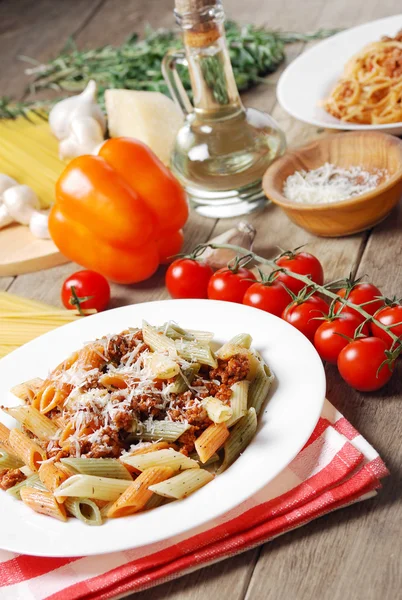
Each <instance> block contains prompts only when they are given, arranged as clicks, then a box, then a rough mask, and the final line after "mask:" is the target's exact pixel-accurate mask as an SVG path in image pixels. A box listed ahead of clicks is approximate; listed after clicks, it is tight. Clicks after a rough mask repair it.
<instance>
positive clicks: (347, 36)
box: [277, 14, 402, 135]
mask: <svg viewBox="0 0 402 600" xmlns="http://www.w3.org/2000/svg"><path fill="white" fill-rule="evenodd" d="M400 29H402V14H400V15H395V16H393V17H387V18H386V19H378V20H377V21H372V22H371V23H366V24H365V25H359V26H358V27H353V28H352V29H348V30H347V31H342V32H341V33H337V34H336V35H334V36H333V37H330V38H328V39H327V40H325V41H323V42H320V43H319V44H317V45H316V46H313V47H312V48H310V49H309V50H307V51H306V52H303V54H301V55H300V56H299V57H298V58H296V60H294V61H293V62H292V63H291V64H290V65H289V66H288V67H287V69H285V71H284V72H283V74H282V76H281V78H280V79H279V82H278V88H277V98H278V101H279V103H280V105H281V106H282V108H284V109H285V110H286V112H288V113H289V114H290V115H292V117H294V118H295V119H299V120H300V121H304V122H305V123H310V124H311V125H317V126H318V127H324V128H329V129H344V130H354V131H363V130H376V131H384V132H386V133H392V134H394V135H400V134H402V123H387V124H385V125H359V124H357V123H345V122H344V121H341V120H339V119H336V118H335V117H333V116H332V115H330V114H329V113H327V112H326V111H325V110H324V109H323V108H322V107H321V106H320V104H321V103H322V102H323V100H325V98H327V96H328V95H329V93H330V92H331V90H332V88H333V87H334V85H335V84H336V82H337V81H338V79H339V78H340V77H341V75H342V72H343V68H344V66H345V64H346V62H347V61H348V60H349V58H351V56H353V54H355V53H356V52H359V50H361V49H362V48H363V47H364V46H365V45H366V44H368V43H370V42H375V41H378V40H380V39H381V37H382V36H383V35H389V36H393V35H395V34H396V33H397V32H398V31H399V30H400Z"/></svg>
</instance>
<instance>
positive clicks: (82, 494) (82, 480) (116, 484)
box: [54, 475, 131, 500]
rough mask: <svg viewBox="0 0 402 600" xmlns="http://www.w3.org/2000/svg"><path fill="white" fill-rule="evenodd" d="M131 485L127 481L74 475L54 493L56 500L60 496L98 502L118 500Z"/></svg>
mask: <svg viewBox="0 0 402 600" xmlns="http://www.w3.org/2000/svg"><path fill="white" fill-rule="evenodd" d="M130 483H131V482H130V481H128V480H127V479H111V478H109V477H95V476H94V475H73V476H72V477H69V478H68V479H67V480H66V481H64V482H63V483H62V484H61V485H60V486H59V487H58V488H57V489H56V490H55V491H54V495H55V496H56V498H57V497H58V496H68V497H71V496H73V497H77V498H96V499H98V500H117V498H118V497H119V496H120V495H121V494H122V493H123V492H124V491H125V490H126V489H127V488H128V486H129V485H130Z"/></svg>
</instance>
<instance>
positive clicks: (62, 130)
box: [49, 80, 106, 140]
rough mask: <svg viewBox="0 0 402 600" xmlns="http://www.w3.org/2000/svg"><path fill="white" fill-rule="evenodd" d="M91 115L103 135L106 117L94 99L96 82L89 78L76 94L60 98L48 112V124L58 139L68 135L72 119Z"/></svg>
mask: <svg viewBox="0 0 402 600" xmlns="http://www.w3.org/2000/svg"><path fill="white" fill-rule="evenodd" d="M80 117H91V118H92V119H95V121H96V122H97V123H98V124H99V127H100V129H101V132H102V139H103V135H104V133H105V131H106V119H105V116H104V114H103V112H102V109H101V107H100V106H99V105H98V104H97V101H96V82H95V81H93V80H91V81H90V82H89V83H88V85H87V87H86V88H85V90H84V91H83V92H81V94H78V95H77V96H72V97H71V98H66V99H65V100H61V101H60V102H58V103H57V104H55V106H54V107H53V108H52V110H51V111H50V113H49V125H50V128H51V130H52V131H53V133H54V135H55V136H56V137H57V138H58V139H59V140H64V139H65V138H67V137H69V135H70V125H71V122H72V121H73V119H76V118H80Z"/></svg>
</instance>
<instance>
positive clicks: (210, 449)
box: [195, 423, 229, 463]
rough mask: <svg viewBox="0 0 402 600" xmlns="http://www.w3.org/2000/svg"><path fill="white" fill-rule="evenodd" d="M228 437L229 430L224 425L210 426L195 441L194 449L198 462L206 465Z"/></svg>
mask: <svg viewBox="0 0 402 600" xmlns="http://www.w3.org/2000/svg"><path fill="white" fill-rule="evenodd" d="M228 437H229V429H228V428H227V427H226V424H225V423H217V424H215V423H214V424H213V425H210V426H209V427H207V429H205V430H204V431H203V432H202V434H201V435H200V437H199V438H197V439H196V441H195V449H196V451H197V454H198V456H199V457H200V461H201V462H202V463H206V462H207V460H209V459H210V458H211V456H212V455H213V454H215V452H216V451H217V450H219V448H221V447H222V446H223V444H224V443H225V441H226V440H227V438H228Z"/></svg>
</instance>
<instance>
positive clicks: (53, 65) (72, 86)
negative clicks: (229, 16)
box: [0, 21, 336, 119]
mask: <svg viewBox="0 0 402 600" xmlns="http://www.w3.org/2000/svg"><path fill="white" fill-rule="evenodd" d="M335 32H336V30H323V29H321V30H319V31H317V32H314V33H307V34H302V33H288V32H285V33H281V32H279V31H274V30H270V29H267V28H264V27H255V26H254V25H244V26H240V25H238V24H237V23H235V22H233V21H229V22H227V23H226V36H227V41H228V47H229V53H230V59H231V61H232V65H233V71H234V75H235V79H236V83H237V86H238V88H239V90H240V91H245V90H247V89H249V88H251V87H253V86H255V85H257V84H258V83H260V82H261V81H263V78H264V77H265V76H266V75H268V74H269V73H272V72H273V71H275V70H276V69H277V68H278V66H279V65H280V64H281V62H282V61H283V60H284V58H285V44H290V43H294V42H307V41H310V40H317V39H322V38H324V37H328V36H330V35H332V34H333V33H335ZM181 47H182V41H181V36H180V34H179V33H178V32H176V31H170V30H165V29H159V30H156V31H154V30H151V29H149V28H148V29H146V31H145V37H144V39H142V40H140V39H139V37H138V35H137V34H134V35H132V36H131V37H130V38H129V39H128V40H127V41H126V42H124V43H123V44H122V45H121V46H103V47H101V48H95V49H90V50H79V49H78V48H77V47H76V45H75V43H74V41H73V40H71V39H70V40H69V41H68V43H67V45H66V48H65V50H64V51H63V52H62V53H61V54H60V55H59V56H57V57H56V58H54V59H53V60H51V61H49V62H48V63H46V64H41V63H39V62H38V61H36V60H35V59H32V58H29V57H27V56H20V59H21V60H23V61H24V62H27V63H29V64H30V66H29V68H27V69H26V70H25V73H26V74H27V75H29V76H33V80H32V82H31V83H30V84H29V85H28V86H27V90H26V91H27V92H30V93H33V94H34V93H35V92H36V91H38V90H43V89H48V90H58V91H61V92H66V93H67V94H68V93H79V92H80V91H82V90H83V89H84V88H85V86H86V84H87V83H88V81H89V80H90V79H94V80H95V81H96V82H97V84H98V92H99V102H100V104H101V106H103V105H104V102H103V95H104V91H105V89H107V88H126V89H132V90H148V91H158V92H162V93H164V94H168V89H167V86H166V84H165V81H164V79H163V76H162V72H161V62H162V59H163V57H164V56H165V54H166V52H167V51H168V50H171V49H178V48H181ZM206 68H208V66H207V67H206ZM180 76H181V78H182V80H183V84H184V87H185V88H186V89H187V90H190V80H189V76H188V72H187V69H184V68H183V69H182V71H181V72H180ZM211 77H212V78H213V77H214V73H211ZM67 94H66V95H67ZM54 102H55V100H52V101H47V100H45V101H36V102H29V101H28V102H12V101H11V100H10V99H8V98H5V97H3V98H0V118H6V119H7V118H15V117H17V116H20V115H25V116H26V114H27V112H28V111H29V110H32V109H33V110H38V109H42V110H43V111H48V110H49V109H50V107H51V106H52V104H54Z"/></svg>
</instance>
